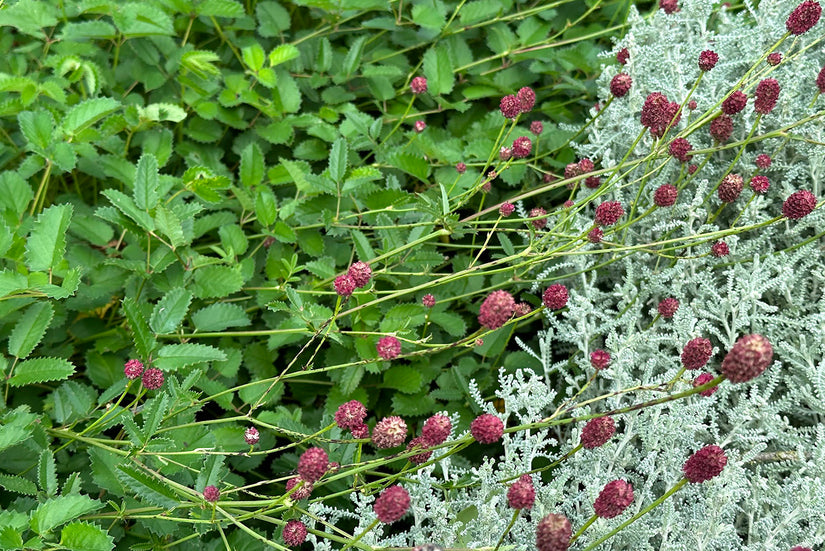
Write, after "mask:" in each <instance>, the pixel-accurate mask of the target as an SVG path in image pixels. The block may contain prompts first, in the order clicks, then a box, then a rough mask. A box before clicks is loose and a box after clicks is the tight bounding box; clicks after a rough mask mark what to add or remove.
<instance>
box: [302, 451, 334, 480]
mask: <svg viewBox="0 0 825 551" xmlns="http://www.w3.org/2000/svg"><path fill="white" fill-rule="evenodd" d="M328 468H329V456H328V455H327V452H325V451H324V450H322V449H321V448H309V449H308V450H307V451H305V452H304V453H302V454H301V457H300V458H299V459H298V475H300V477H301V478H302V479H303V480H307V481H309V482H315V481H317V480H319V479H320V478H321V477H322V476H324V474H325V473H326V472H327V469H328Z"/></svg>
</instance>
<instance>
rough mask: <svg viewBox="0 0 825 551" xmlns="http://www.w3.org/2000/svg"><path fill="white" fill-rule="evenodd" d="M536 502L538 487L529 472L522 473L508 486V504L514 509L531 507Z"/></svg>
mask: <svg viewBox="0 0 825 551" xmlns="http://www.w3.org/2000/svg"><path fill="white" fill-rule="evenodd" d="M535 502H536V489H535V488H534V487H533V480H532V479H531V478H530V475H529V474H525V475H522V476H521V477H519V479H518V480H516V481H515V482H513V484H512V485H511V486H510V487H509V488H507V505H509V506H510V507H512V508H513V509H530V508H532V507H533V503H535Z"/></svg>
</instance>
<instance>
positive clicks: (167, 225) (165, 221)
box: [155, 205, 187, 250]
mask: <svg viewBox="0 0 825 551" xmlns="http://www.w3.org/2000/svg"><path fill="white" fill-rule="evenodd" d="M155 227H157V229H158V231H160V233H162V234H163V235H164V236H166V237H167V238H168V239H169V244H170V245H172V250H174V249H177V248H178V247H180V246H182V245H186V243H187V240H186V236H185V235H184V234H183V225H182V224H181V221H180V218H178V215H177V214H175V213H174V212H172V211H171V210H169V209H168V208H166V207H165V206H163V205H158V206H157V207H156V208H155Z"/></svg>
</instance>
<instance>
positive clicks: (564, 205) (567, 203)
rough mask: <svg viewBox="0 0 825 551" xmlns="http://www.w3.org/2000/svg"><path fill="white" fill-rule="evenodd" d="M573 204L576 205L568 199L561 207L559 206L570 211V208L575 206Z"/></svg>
mask: <svg viewBox="0 0 825 551" xmlns="http://www.w3.org/2000/svg"><path fill="white" fill-rule="evenodd" d="M575 204H576V203H574V202H573V201H571V200H570V199H568V200H567V201H565V202H564V203H562V205H561V206H563V207H564V208H566V209H571V208H573V205H575Z"/></svg>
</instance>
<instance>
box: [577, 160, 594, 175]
mask: <svg viewBox="0 0 825 551" xmlns="http://www.w3.org/2000/svg"><path fill="white" fill-rule="evenodd" d="M576 165H577V166H578V167H579V174H587V173H588V172H593V169H594V168H596V165H595V164H594V163H593V161H591V160H590V159H588V158H587V157H585V158H583V159H581V160H580V161H579V162H578V163H576Z"/></svg>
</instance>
